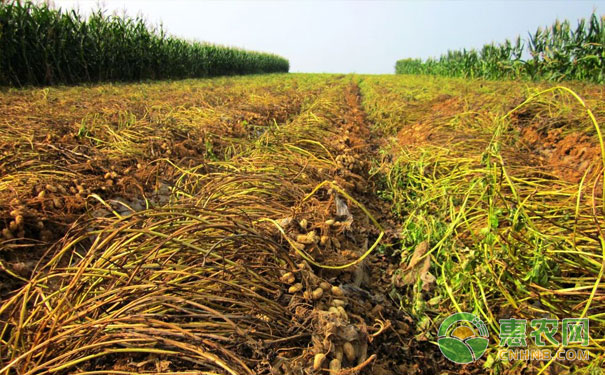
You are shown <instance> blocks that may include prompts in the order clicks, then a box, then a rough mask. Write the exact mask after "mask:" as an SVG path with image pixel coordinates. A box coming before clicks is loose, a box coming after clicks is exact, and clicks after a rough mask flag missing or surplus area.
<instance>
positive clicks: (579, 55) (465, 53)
mask: <svg viewBox="0 0 605 375" xmlns="http://www.w3.org/2000/svg"><path fill="white" fill-rule="evenodd" d="M526 43H527V44H526ZM395 72H396V73H398V74H433V75H442V76H449V77H465V78H477V77H481V78H487V79H502V78H524V79H533V80H551V81H561V80H568V79H575V80H586V81H592V82H599V83H602V82H605V73H604V72H605V18H604V17H599V16H597V14H594V13H593V14H592V16H591V17H590V18H589V19H588V20H586V19H582V20H580V21H579V23H578V25H577V26H576V28H575V29H574V28H573V27H572V26H571V24H570V23H569V21H564V22H559V21H556V22H555V23H554V24H553V25H552V26H550V27H547V28H544V29H542V28H538V30H537V31H536V32H535V33H533V34H531V33H530V35H529V38H528V40H527V42H525V41H523V40H522V39H521V37H517V39H516V40H515V41H514V42H511V41H510V40H508V39H507V40H506V41H505V42H504V43H501V44H494V43H492V44H486V45H484V46H483V48H481V50H476V49H470V50H466V49H463V50H462V51H448V52H447V53H446V54H444V55H441V56H440V57H439V58H429V59H427V60H425V61H422V60H421V59H413V58H407V59H402V60H399V61H397V63H396V65H395Z"/></svg>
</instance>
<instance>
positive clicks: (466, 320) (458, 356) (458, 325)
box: [437, 312, 488, 364]
mask: <svg viewBox="0 0 605 375" xmlns="http://www.w3.org/2000/svg"><path fill="white" fill-rule="evenodd" d="M437 343H438V344H439V349H441V353H443V355H444V356H445V358H447V359H449V360H450V361H452V362H456V363H460V364H464V363H471V362H475V361H476V360H478V359H479V358H481V356H482V355H483V353H484V352H485V349H487V344H488V333H487V327H486V326H485V323H483V321H482V320H481V319H479V318H477V317H476V316H475V315H473V314H471V313H466V312H461V313H455V314H452V315H450V316H448V317H447V318H446V319H445V320H444V321H443V323H441V326H440V327H439V337H438V338H437Z"/></svg>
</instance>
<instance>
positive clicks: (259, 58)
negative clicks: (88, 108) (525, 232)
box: [0, 1, 289, 86]
mask: <svg viewBox="0 0 605 375" xmlns="http://www.w3.org/2000/svg"><path fill="white" fill-rule="evenodd" d="M288 69H289V62H288V60H286V59H284V58H282V57H279V56H276V55H273V54H268V53H261V52H253V51H245V50H241V49H238V48H231V47H224V46H218V45H212V44H207V43H199V42H190V41H185V40H182V39H178V38H175V37H172V36H168V35H167V34H166V33H165V31H164V30H163V29H162V28H161V27H160V28H157V29H156V28H153V27H150V26H148V25H147V23H146V22H145V21H144V20H143V19H142V18H139V17H138V18H136V19H133V18H128V17H126V16H124V17H119V16H116V15H106V14H105V13H104V12H102V11H101V10H98V11H96V12H94V13H93V14H91V15H90V16H89V17H88V18H84V17H83V16H82V15H80V14H79V13H77V12H76V11H74V10H71V11H62V10H60V9H59V10H57V9H52V8H50V7H49V6H48V5H46V4H39V5H38V4H33V3H31V2H24V3H22V2H20V1H15V2H8V3H0V85H16V86H23V85H47V84H59V83H65V84H74V83H81V82H100V81H114V80H119V81H133V80H141V79H169V78H193V77H209V76H219V75H232V74H255V73H271V72H287V71H288Z"/></svg>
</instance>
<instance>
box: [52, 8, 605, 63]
mask: <svg viewBox="0 0 605 375" xmlns="http://www.w3.org/2000/svg"><path fill="white" fill-rule="evenodd" d="M54 3H55V5H56V6H60V7H62V8H73V7H76V8H79V9H80V10H81V12H82V13H85V14H86V13H88V12H89V11H90V10H91V9H96V8H98V4H99V2H98V1H97V0H90V1H86V0H55V1H54ZM101 4H102V6H103V8H105V9H107V10H109V11H114V10H119V11H122V10H124V9H125V10H126V12H127V13H128V14H129V15H132V16H134V15H137V14H143V15H144V16H145V18H146V19H147V20H148V21H150V22H151V23H154V24H158V23H160V22H161V23H163V25H164V28H165V29H166V30H167V31H168V32H169V33H170V34H172V35H175V36H179V37H183V38H187V39H196V40H200V41H208V42H213V43H218V44H225V45H230V46H237V47H243V48H246V49H252V50H259V51H267V52H273V53H276V54H278V55H281V56H284V57H286V58H288V59H289V60H290V71H293V72H334V73H350V72H356V73H393V71H394V68H393V67H394V65H395V61H396V60H398V59H400V58H405V57H421V58H426V57H430V56H439V55H440V54H441V53H443V52H445V51H447V50H448V49H459V48H463V47H466V48H471V47H481V46H482V45H483V44H485V43H489V42H492V41H495V42H501V41H503V40H504V39H505V38H510V39H512V38H514V37H516V36H517V35H521V36H522V37H526V36H527V32H528V31H535V30H536V28H537V27H538V26H545V25H550V24H552V22H553V21H554V20H555V19H557V18H559V19H569V20H571V21H573V24H574V25H575V23H576V21H577V19H578V18H582V17H588V16H589V15H590V14H591V13H592V11H593V10H596V11H597V12H598V13H599V14H605V1H595V0H592V1H577V0H575V1H574V0H570V1H485V0H483V1H479V0H477V1H299V0H289V1H252V0H250V1H193V0H171V1H160V0H146V1H141V0H127V1H125V0H119V1H118V0H105V1H103V2H102V3H101Z"/></svg>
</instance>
